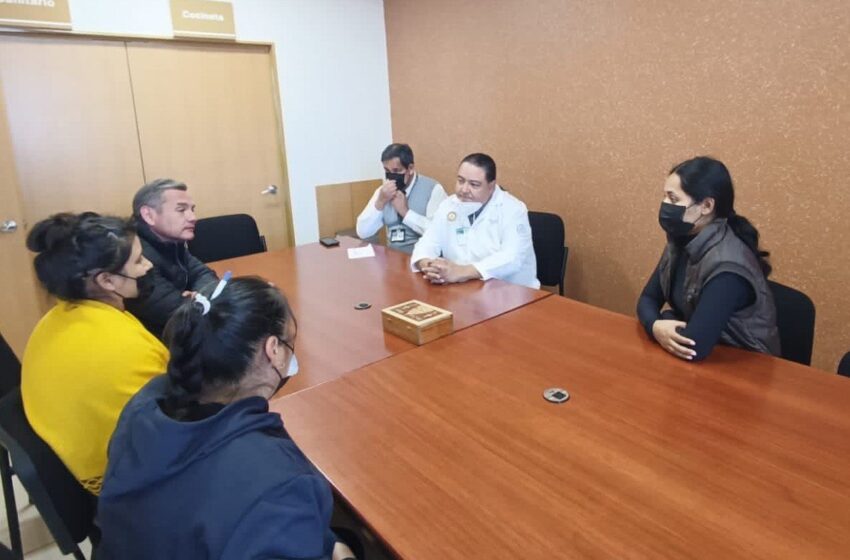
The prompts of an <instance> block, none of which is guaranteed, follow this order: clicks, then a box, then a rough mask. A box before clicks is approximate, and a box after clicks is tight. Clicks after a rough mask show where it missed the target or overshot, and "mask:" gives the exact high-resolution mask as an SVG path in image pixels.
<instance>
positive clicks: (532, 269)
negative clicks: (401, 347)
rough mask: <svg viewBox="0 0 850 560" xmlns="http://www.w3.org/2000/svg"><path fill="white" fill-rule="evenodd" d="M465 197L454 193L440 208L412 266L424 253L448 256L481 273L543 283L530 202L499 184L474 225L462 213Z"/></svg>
mask: <svg viewBox="0 0 850 560" xmlns="http://www.w3.org/2000/svg"><path fill="white" fill-rule="evenodd" d="M461 214H462V212H461V211H460V200H459V199H458V197H457V195H452V196H450V197H449V198H447V199H446V200H444V201H443V202H442V203H441V204H440V206H439V207H438V208H437V212H436V213H435V214H434V218H433V220H432V222H431V226H430V227H429V228H428V229H426V230H425V233H424V234H423V235H422V237H421V238H420V239H419V241H418V242H417V243H416V247H414V249H413V254H412V255H411V257H410V268H411V270H413V271H416V270H417V269H416V263H417V262H418V261H419V260H420V259H433V258H437V257H440V256H442V257H444V258H446V259H448V260H450V261H452V262H455V263H458V264H462V265H467V264H471V265H472V266H474V267H475V268H476V269H477V270H478V272H479V273H481V278H482V279H484V280H489V279H490V278H498V279H500V280H505V281H506V282H511V283H513V284H521V285H523V286H528V287H529V288H535V289H536V288H539V287H540V282H539V281H538V280H537V259H536V258H535V256H534V245H533V244H532V242H531V226H529V224H528V209H527V208H526V207H525V204H523V203H522V201H520V200H519V199H517V198H516V197H514V196H513V195H511V194H510V193H508V192H506V191H504V190H502V188H501V187H500V186H498V185H496V190H495V191H494V192H493V196H492V198H491V199H490V202H489V203H488V204H487V206H486V207H484V210H482V212H481V214H479V216H478V218H476V219H475V222H474V223H473V224H472V225H471V226H470V225H469V217H468V216H462V215H461Z"/></svg>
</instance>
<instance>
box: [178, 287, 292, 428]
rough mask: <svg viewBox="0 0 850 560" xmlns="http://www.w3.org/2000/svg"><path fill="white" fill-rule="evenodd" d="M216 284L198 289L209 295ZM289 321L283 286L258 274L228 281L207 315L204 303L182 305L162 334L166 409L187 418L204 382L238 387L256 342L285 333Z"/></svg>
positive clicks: (246, 369)
mask: <svg viewBox="0 0 850 560" xmlns="http://www.w3.org/2000/svg"><path fill="white" fill-rule="evenodd" d="M215 286H216V284H215V283H213V284H212V285H209V286H206V287H205V288H204V289H202V290H200V292H201V294H202V295H204V296H206V297H207V298H209V297H210V295H211V293H212V291H213V290H214V289H215ZM290 319H291V320H292V321H293V323H294V322H295V316H294V315H293V314H292V310H291V309H290V307H289V303H287V301H286V298H285V297H284V296H283V294H281V293H280V290H278V289H277V288H275V287H274V286H272V285H271V284H269V283H268V282H267V281H265V280H263V279H262V278H258V277H255V276H246V277H241V278H233V279H232V280H230V281H229V282H228V283H227V285H226V286H225V288H224V290H222V291H221V293H220V294H219V295H218V297H217V298H215V299H214V300H212V301H211V304H210V310H209V312H208V313H207V314H206V315H204V314H203V307H202V306H201V304H200V303H198V302H195V301H194V300H187V301H186V302H185V303H183V305H181V306H180V307H179V308H178V309H177V310H176V311H175V312H174V314H173V315H172V316H171V319H170V320H169V321H168V324H166V326H165V331H164V336H163V338H164V339H165V343H166V345H167V346H168V348H169V351H170V352H171V359H170V360H169V362H168V377H169V378H170V379H171V393H170V394H169V395H168V397H167V398H166V400H165V402H164V403H163V404H164V409H165V411H166V413H167V414H168V415H170V416H172V417H175V418H178V419H179V418H182V417H185V416H186V411H187V409H188V408H190V407H191V406H193V405H194V404H196V403H197V400H198V397H199V396H200V394H201V390H202V389H203V387H204V386H216V385H236V384H237V383H238V382H239V381H240V380H241V379H242V378H243V377H244V376H245V374H246V373H247V371H248V369H249V367H250V365H251V362H252V361H253V359H254V356H255V354H256V352H257V347H258V344H261V343H262V342H263V341H265V339H266V338H267V337H269V336H277V337H280V338H284V337H286V336H287V333H286V325H287V323H288V321H290ZM292 335H294V333H289V337H290V338H291V337H292Z"/></svg>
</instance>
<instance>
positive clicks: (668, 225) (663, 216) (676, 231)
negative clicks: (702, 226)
mask: <svg viewBox="0 0 850 560" xmlns="http://www.w3.org/2000/svg"><path fill="white" fill-rule="evenodd" d="M691 206H693V204H691ZM691 206H679V205H677V204H669V203H667V202H662V203H661V208H660V209H659V211H658V223H659V224H661V229H663V230H664V231H666V232H667V235H669V236H670V237H672V238H674V239H675V238H677V237H685V236H687V235H690V233H691V232H692V231H693V229H694V224H692V223H690V222H686V221H685V220H684V217H685V211H687V209H688V208H690V207H691Z"/></svg>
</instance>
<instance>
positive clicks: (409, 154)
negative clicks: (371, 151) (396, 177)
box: [381, 144, 413, 168]
mask: <svg viewBox="0 0 850 560" xmlns="http://www.w3.org/2000/svg"><path fill="white" fill-rule="evenodd" d="M393 158H398V160H399V161H400V162H401V164H402V165H403V166H404V167H405V168H407V167H410V166H411V164H412V163H413V150H412V149H411V148H410V146H409V145H407V144H390V145H389V146H387V147H386V148H384V151H383V152H381V163H383V162H385V161H390V160H391V159H393Z"/></svg>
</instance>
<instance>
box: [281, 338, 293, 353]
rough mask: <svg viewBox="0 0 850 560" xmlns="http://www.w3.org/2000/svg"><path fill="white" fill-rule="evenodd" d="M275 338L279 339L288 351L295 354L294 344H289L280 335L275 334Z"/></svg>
mask: <svg viewBox="0 0 850 560" xmlns="http://www.w3.org/2000/svg"><path fill="white" fill-rule="evenodd" d="M276 338H277V339H278V340H279V341H280V343H281V344H283V345H284V346H286V347H287V348H289V350H290V352H292V353H293V354H295V344H290V343H288V342H287V341H286V340H284V339H283V337H282V336H276Z"/></svg>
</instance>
